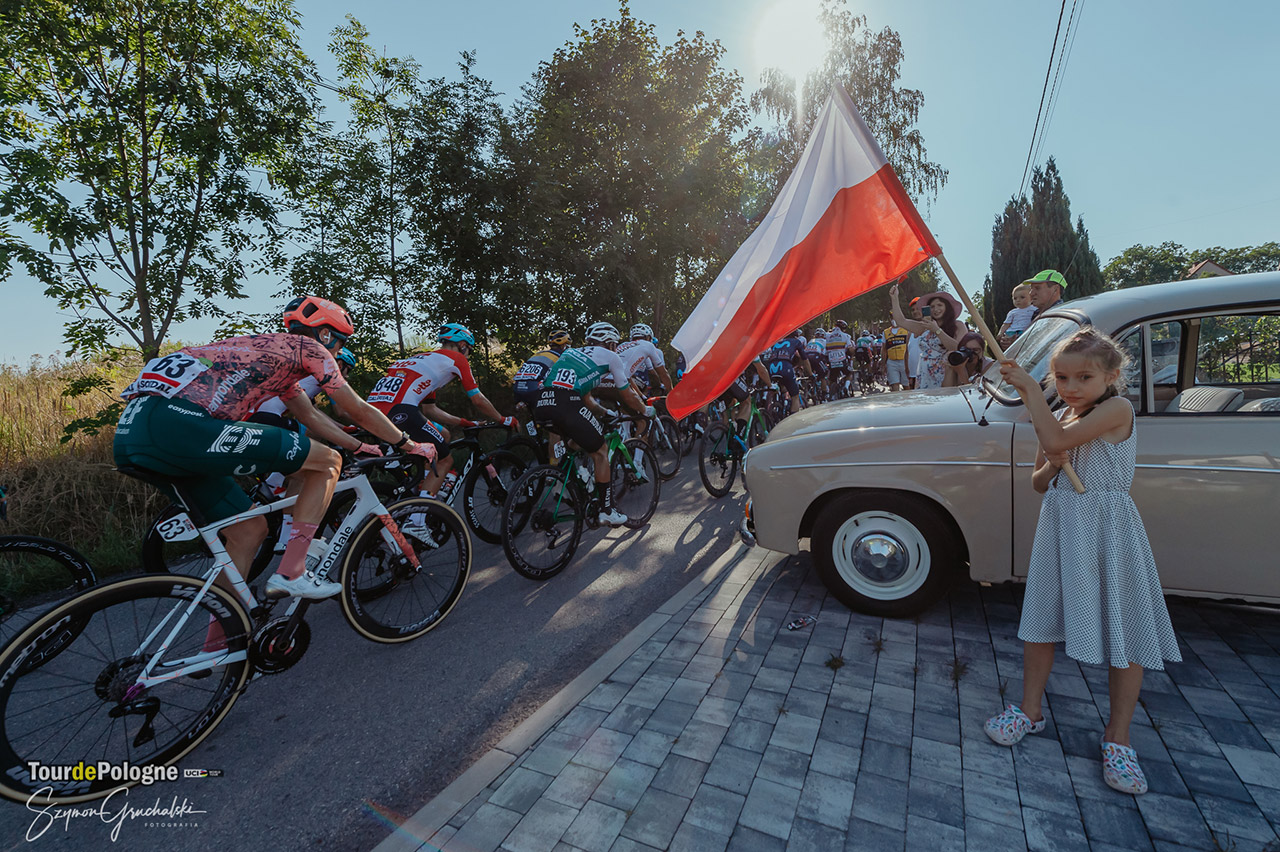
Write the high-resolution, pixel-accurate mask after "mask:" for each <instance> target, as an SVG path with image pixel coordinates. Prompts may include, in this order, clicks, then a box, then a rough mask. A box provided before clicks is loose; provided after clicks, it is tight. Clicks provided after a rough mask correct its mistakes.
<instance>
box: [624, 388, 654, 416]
mask: <svg viewBox="0 0 1280 852" xmlns="http://www.w3.org/2000/svg"><path fill="white" fill-rule="evenodd" d="M618 396H619V397H620V398H621V399H622V401H623V402H625V403H626V405H627V408H630V409H631V410H632V411H634V412H635V413H636V414H644V410H645V408H646V407H647V406H646V405H645V404H644V400H643V399H641V398H640V394H638V393H636V392H635V389H634V388H632V387H631V386H630V385H628V386H627V387H625V388H621V392H620V393H619V394H618Z"/></svg>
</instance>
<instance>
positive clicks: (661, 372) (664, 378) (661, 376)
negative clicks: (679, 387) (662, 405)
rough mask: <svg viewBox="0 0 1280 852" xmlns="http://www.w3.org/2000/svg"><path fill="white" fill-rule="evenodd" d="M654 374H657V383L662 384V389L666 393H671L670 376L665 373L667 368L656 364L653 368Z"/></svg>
mask: <svg viewBox="0 0 1280 852" xmlns="http://www.w3.org/2000/svg"><path fill="white" fill-rule="evenodd" d="M654 372H656V373H657V374H658V381H660V382H662V389H663V390H664V391H666V392H667V393H671V388H672V384H671V374H670V373H668V372H667V368H666V367H664V366H663V365H661V364H658V365H656V366H655V367H654Z"/></svg>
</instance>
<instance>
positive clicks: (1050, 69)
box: [1018, 0, 1067, 198]
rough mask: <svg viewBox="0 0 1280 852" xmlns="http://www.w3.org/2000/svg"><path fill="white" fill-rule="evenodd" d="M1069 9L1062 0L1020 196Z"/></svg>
mask: <svg viewBox="0 0 1280 852" xmlns="http://www.w3.org/2000/svg"><path fill="white" fill-rule="evenodd" d="M1066 11H1067V0H1062V8H1061V9H1059V10H1058V26H1057V28H1056V29H1054V31H1053V49H1052V50H1050V51H1049V66H1048V67H1047V68H1045V69H1044V86H1043V87H1042V88H1041V89H1040V106H1038V107H1037V108H1036V126H1035V128H1034V129H1033V130H1032V131H1031V144H1030V145H1029V146H1027V162H1026V164H1025V165H1023V167H1022V181H1021V182H1020V183H1019V184H1018V197H1019V198H1021V197H1022V194H1023V193H1024V192H1025V191H1026V187H1027V172H1028V171H1029V170H1030V169H1031V155H1032V153H1033V152H1034V151H1035V147H1036V136H1037V135H1038V134H1039V133H1040V116H1041V115H1042V114H1043V113H1044V97H1045V93H1046V92H1048V91H1049V77H1050V76H1051V75H1052V74H1053V58H1054V56H1056V55H1057V53H1058V35H1059V34H1060V33H1061V32H1062V16H1063V15H1064V14H1065V13H1066Z"/></svg>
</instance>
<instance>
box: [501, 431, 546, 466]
mask: <svg viewBox="0 0 1280 852" xmlns="http://www.w3.org/2000/svg"><path fill="white" fill-rule="evenodd" d="M498 449H500V450H506V451H507V452H509V453H514V454H515V455H516V457H517V458H519V459H520V460H521V461H522V462H524V466H525V469H526V470H528V469H529V468H531V467H533V466H534V465H539V464H546V463H547V445H546V443H545V442H543V441H540V440H538V439H537V438H534V437H533V436H531V435H518V434H517V435H512V436H511V437H510V438H508V439H507V440H506V442H505V443H504V444H503V445H502V446H500V447H498Z"/></svg>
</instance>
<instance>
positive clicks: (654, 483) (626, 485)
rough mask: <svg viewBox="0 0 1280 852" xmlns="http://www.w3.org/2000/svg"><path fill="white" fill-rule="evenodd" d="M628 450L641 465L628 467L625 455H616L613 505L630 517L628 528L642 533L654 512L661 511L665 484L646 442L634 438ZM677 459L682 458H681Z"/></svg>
mask: <svg viewBox="0 0 1280 852" xmlns="http://www.w3.org/2000/svg"><path fill="white" fill-rule="evenodd" d="M626 446H627V451H628V452H630V453H631V458H632V459H635V458H636V457H637V454H638V455H639V458H640V464H639V465H638V466H637V465H635V464H627V462H626V460H625V459H623V457H622V453H618V454H617V455H615V456H614V457H613V469H612V470H611V471H610V473H609V479H610V482H609V486H610V487H611V488H612V489H613V505H614V506H616V507H617V508H618V511H619V512H621V513H622V514H624V515H626V516H627V523H626V525H627V526H628V527H630V528H631V529H639V528H640V527H642V526H644V525H645V524H647V523H649V519H650V518H652V517H653V512H654V510H655V509H657V508H658V495H659V493H660V491H661V487H662V483H661V480H660V478H659V476H660V474H659V472H658V463H657V460H656V459H654V453H653V451H652V450H651V449H650V448H649V447H647V446H646V445H645V443H644V441H641V440H640V439H639V438H632V439H631V440H630V441H627V444H626ZM676 458H679V454H677V456H676Z"/></svg>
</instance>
